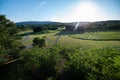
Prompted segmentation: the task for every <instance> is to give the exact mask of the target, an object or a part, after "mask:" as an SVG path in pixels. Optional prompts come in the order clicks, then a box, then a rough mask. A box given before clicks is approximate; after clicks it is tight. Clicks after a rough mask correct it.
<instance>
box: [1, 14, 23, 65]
mask: <svg viewBox="0 0 120 80" xmlns="http://www.w3.org/2000/svg"><path fill="white" fill-rule="evenodd" d="M17 31H18V30H17V28H16V26H15V24H14V23H13V22H12V21H10V20H9V19H7V18H6V17H5V15H0V63H3V62H5V61H8V60H10V59H14V58H17V57H18V53H19V51H20V50H21V49H22V47H23V46H22V44H21V43H20V42H19V41H18V37H17V36H16V34H17Z"/></svg>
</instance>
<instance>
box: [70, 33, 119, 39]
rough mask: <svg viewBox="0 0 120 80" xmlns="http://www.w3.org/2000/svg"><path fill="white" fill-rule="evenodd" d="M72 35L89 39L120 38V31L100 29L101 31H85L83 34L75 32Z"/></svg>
mask: <svg viewBox="0 0 120 80" xmlns="http://www.w3.org/2000/svg"><path fill="white" fill-rule="evenodd" d="M70 36H71V37H74V38H78V39H89V40H112V41H113V40H118V41H119V40H120V31H100V32H89V33H88V32H85V33H83V34H73V35H70Z"/></svg>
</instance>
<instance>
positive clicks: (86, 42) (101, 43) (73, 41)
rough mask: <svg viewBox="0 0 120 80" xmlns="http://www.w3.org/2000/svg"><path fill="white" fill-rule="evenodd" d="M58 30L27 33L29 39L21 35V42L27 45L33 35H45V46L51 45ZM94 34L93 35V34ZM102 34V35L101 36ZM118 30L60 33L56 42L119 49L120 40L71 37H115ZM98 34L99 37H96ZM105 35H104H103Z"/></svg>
mask: <svg viewBox="0 0 120 80" xmlns="http://www.w3.org/2000/svg"><path fill="white" fill-rule="evenodd" d="M57 33H59V31H54V32H51V33H44V34H31V35H29V36H28V37H29V40H25V38H26V36H23V39H22V43H23V44H24V45H25V46H27V45H31V44H32V40H33V39H34V38H35V37H41V38H42V37H43V36H46V37H47V43H48V46H47V47H52V46H53V45H54V43H55V41H56V39H57V38H58V36H59V35H56V34H57ZM94 35H95V36H94ZM102 35H103V36H102ZM110 35H111V36H110ZM119 35H120V32H118V31H117V32H112V31H111V32H92V33H84V34H69V35H62V36H61V37H60V39H59V40H58V42H57V44H59V45H62V46H66V47H80V46H81V47H83V48H85V49H94V48H102V47H111V48H115V49H116V50H118V51H119V49H120V41H94V40H82V39H77V38H73V37H71V36H75V37H84V38H94V37H95V38H117V39H120V37H119ZM98 36H99V37H98ZM105 36H106V37H105Z"/></svg>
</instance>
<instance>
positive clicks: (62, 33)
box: [55, 30, 84, 35]
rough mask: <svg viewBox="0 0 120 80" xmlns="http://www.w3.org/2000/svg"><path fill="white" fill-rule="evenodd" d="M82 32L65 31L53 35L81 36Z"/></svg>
mask: <svg viewBox="0 0 120 80" xmlns="http://www.w3.org/2000/svg"><path fill="white" fill-rule="evenodd" d="M83 33H84V32H80V31H67V30H62V31H60V32H59V33H57V34H55V35H71V34H83Z"/></svg>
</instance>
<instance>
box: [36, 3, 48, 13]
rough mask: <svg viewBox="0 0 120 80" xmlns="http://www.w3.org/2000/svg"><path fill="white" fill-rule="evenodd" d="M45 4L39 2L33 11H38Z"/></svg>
mask: <svg viewBox="0 0 120 80" xmlns="http://www.w3.org/2000/svg"><path fill="white" fill-rule="evenodd" d="M46 3H47V2H46V1H43V2H41V3H40V4H39V5H38V6H37V7H36V8H35V10H36V11H38V10H39V9H40V8H41V7H43V6H44V5H45V4H46Z"/></svg>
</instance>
